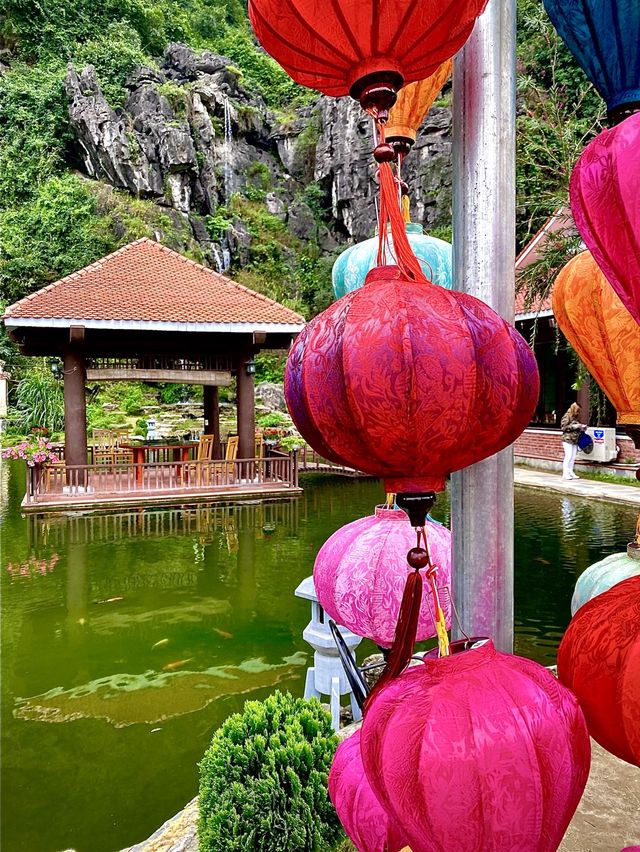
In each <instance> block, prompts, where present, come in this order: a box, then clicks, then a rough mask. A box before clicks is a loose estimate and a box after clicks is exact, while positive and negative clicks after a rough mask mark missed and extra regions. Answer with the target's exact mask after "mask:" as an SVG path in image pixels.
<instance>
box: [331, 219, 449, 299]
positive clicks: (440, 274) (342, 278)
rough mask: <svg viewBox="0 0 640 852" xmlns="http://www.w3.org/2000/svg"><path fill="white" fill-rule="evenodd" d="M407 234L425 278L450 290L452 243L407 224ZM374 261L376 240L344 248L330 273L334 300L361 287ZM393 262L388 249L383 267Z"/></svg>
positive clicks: (375, 259) (391, 252) (415, 225)
mask: <svg viewBox="0 0 640 852" xmlns="http://www.w3.org/2000/svg"><path fill="white" fill-rule="evenodd" d="M406 232H407V237H408V238H409V245H410V246H411V248H412V249H413V251H414V254H415V256H416V257H417V258H418V261H419V262H420V266H421V267H422V271H423V272H424V274H425V276H426V277H427V278H428V279H429V281H431V282H432V283H433V284H438V285H439V286H440V287H446V289H447V290H450V289H451V287H452V286H453V270H452V259H451V243H447V242H445V240H439V239H438V238H437V237H430V236H428V235H427V234H425V233H424V231H423V230H422V228H421V226H420V225H417V224H414V223H413V222H408V223H407V225H406ZM377 258H378V238H377V237H373V238H372V239H370V240H365V241H364V242H362V243H357V244H356V245H354V246H349V248H348V249H345V250H344V251H343V252H342V254H341V255H339V257H338V259H337V260H336V262H335V263H334V264H333V270H332V272H331V279H332V283H333V292H334V293H335V295H336V299H339V298H341V297H342V296H344V295H345V294H346V293H351V292H352V291H353V290H357V289H358V288H359V287H362V285H363V284H364V279H365V278H366V277H367V273H368V272H369V271H370V270H371V269H373V267H374V266H378V262H377ZM393 263H395V257H394V255H393V251H392V249H391V247H390V246H388V247H387V253H386V256H385V258H384V264H383V265H387V264H393Z"/></svg>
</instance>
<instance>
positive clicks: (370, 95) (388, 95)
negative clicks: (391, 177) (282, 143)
mask: <svg viewBox="0 0 640 852" xmlns="http://www.w3.org/2000/svg"><path fill="white" fill-rule="evenodd" d="M486 2H487V0H440V2H438V3H435V2H428V3H416V2H415V0H394V2H393V3H387V4H385V5H384V6H380V4H379V3H374V2H372V0H362V2H359V3H350V4H349V3H338V2H335V0H332V2H331V3H329V4H323V3H317V2H315V0H297V2H296V3H295V4H294V3H292V2H288V0H287V2H285V3H281V2H276V0H249V19H250V20H251V25H252V26H253V29H254V32H255V34H256V36H257V37H258V40H259V41H260V43H261V44H262V46H263V47H264V49H265V50H266V51H267V53H270V54H271V56H273V58H274V59H275V60H276V61H277V62H279V63H280V65H282V67H283V68H284V70H285V71H286V72H287V74H289V76H291V77H292V78H293V79H294V80H295V81H296V82H297V83H300V84H301V85H303V86H308V87H309V88H311V89H319V90H320V91H321V92H324V94H325V95H332V96H334V97H340V96H341V95H348V94H350V95H351V96H352V97H353V98H355V99H356V100H360V103H361V104H362V105H363V107H364V108H365V109H368V108H370V106H372V105H375V106H376V107H377V108H378V109H388V108H389V107H391V106H392V105H393V102H394V100H395V96H396V93H397V92H398V90H399V89H400V87H401V86H402V85H403V83H410V82H412V81H414V80H423V79H424V78H425V77H429V76H430V75H431V74H433V73H435V72H436V70H437V69H438V67H439V66H440V65H441V64H442V63H443V62H445V61H446V60H447V59H449V58H450V57H452V56H453V55H454V54H455V53H456V52H457V51H458V50H459V49H460V48H461V47H462V45H463V44H464V43H465V41H466V40H467V39H468V37H469V36H470V35H471V30H472V29H473V25H474V23H475V21H476V18H477V17H478V16H479V15H480V13H481V12H482V10H483V9H484V7H485V5H486Z"/></svg>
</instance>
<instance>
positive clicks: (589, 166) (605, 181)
mask: <svg viewBox="0 0 640 852" xmlns="http://www.w3.org/2000/svg"><path fill="white" fill-rule="evenodd" d="M639 150H640V113H638V114H636V115H632V116H631V118H628V119H626V121H623V122H622V124H619V125H618V126H617V127H614V128H613V130H603V131H602V133H600V135H599V136H596V138H595V139H593V140H592V141H591V142H590V143H589V144H588V145H587V147H586V148H585V149H584V151H583V152H582V154H581V155H580V159H579V160H578V162H577V163H576V165H575V168H574V169H573V173H572V175H571V184H570V190H569V191H570V196H571V212H572V213H573V218H574V219H575V223H576V226H577V228H578V230H579V231H580V234H581V235H582V239H583V240H584V241H585V243H586V245H587V248H588V249H589V250H590V251H591V253H592V254H593V257H594V259H595V261H596V263H597V264H598V266H599V267H600V269H601V270H602V271H603V272H604V274H605V276H606V277H607V279H608V281H609V283H610V284H611V286H612V287H613V289H614V290H615V291H616V293H617V294H618V296H619V297H620V300H621V301H622V304H623V305H624V306H625V308H626V309H627V310H628V311H629V313H630V314H631V315H632V316H633V317H634V319H635V320H636V322H638V323H640V204H638V193H639V192H640V156H638V151H639Z"/></svg>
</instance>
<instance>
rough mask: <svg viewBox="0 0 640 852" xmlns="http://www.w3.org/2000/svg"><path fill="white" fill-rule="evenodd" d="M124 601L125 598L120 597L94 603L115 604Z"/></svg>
mask: <svg viewBox="0 0 640 852" xmlns="http://www.w3.org/2000/svg"><path fill="white" fill-rule="evenodd" d="M123 600H124V598H123V597H122V596H120V597H117V598H104V600H101V601H94V603H96V604H103V603H115V602H116V601H123Z"/></svg>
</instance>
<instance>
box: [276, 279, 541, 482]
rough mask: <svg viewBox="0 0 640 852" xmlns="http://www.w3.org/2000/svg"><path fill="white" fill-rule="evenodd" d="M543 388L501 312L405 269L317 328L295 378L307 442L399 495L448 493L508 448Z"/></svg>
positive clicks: (291, 383)
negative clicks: (451, 479) (474, 467)
mask: <svg viewBox="0 0 640 852" xmlns="http://www.w3.org/2000/svg"><path fill="white" fill-rule="evenodd" d="M538 387H539V380H538V370H537V367H536V362H535V359H534V357H533V354H532V352H531V350H530V348H529V347H528V345H527V343H526V342H525V340H524V339H523V338H522V337H521V336H520V335H519V334H518V333H517V332H516V331H515V330H514V329H513V328H512V327H511V326H510V325H509V324H508V323H507V322H505V320H503V319H502V317H500V316H498V314H496V313H495V311H493V310H491V308H489V307H488V306H487V305H486V304H485V303H484V302H481V301H480V300H479V299H475V298H474V297H473V296H469V295H467V294H465V293H458V292H454V291H447V290H444V289H443V288H442V287H437V286H435V285H434V284H430V283H428V282H426V283H423V282H419V281H418V282H416V281H411V280H410V279H408V278H405V277H403V276H402V275H401V273H400V270H399V269H398V267H395V266H385V267H377V268H374V269H372V270H371V271H370V272H369V273H368V275H367V278H366V282H365V285H364V287H362V288H360V289H359V290H355V291H354V292H352V293H348V294H347V295H346V296H344V297H343V298H342V299H339V300H338V301H337V302H335V303H334V304H333V305H331V307H329V308H328V309H327V310H326V311H324V313H322V314H319V315H318V316H317V317H315V319H313V320H311V322H310V323H308V325H307V326H306V327H305V329H304V330H303V331H302V333H301V334H300V335H299V336H298V338H297V339H296V341H295V343H294V345H293V347H292V349H291V352H290V354H289V359H288V361H287V367H286V372H285V395H286V399H287V405H288V407H289V411H290V413H291V416H292V418H293V420H294V422H295V424H296V426H297V427H298V430H299V431H300V434H301V435H303V437H304V438H305V439H306V440H307V441H308V443H309V444H311V446H312V447H314V448H315V449H316V450H317V451H318V452H319V453H320V454H321V455H322V456H324V457H325V458H327V459H330V460H331V461H334V462H337V463H339V464H343V465H347V466H349V467H354V468H357V469H359V470H362V471H364V472H366V473H369V474H371V475H372V476H378V477H382V478H383V479H384V480H385V489H386V491H388V492H389V491H392V492H406V491H442V490H443V489H444V487H445V476H446V475H447V474H448V473H450V472H451V471H453V470H459V469H460V468H463V467H466V466H467V465H470V464H472V463H474V462H477V461H480V460H481V459H484V458H487V457H488V456H490V455H493V454H494V453H497V452H498V451H499V450H501V449H503V448H504V447H507V446H508V445H509V444H511V443H512V442H513V441H514V440H515V439H516V438H517V436H518V435H520V433H521V432H522V431H523V429H524V428H525V426H526V425H527V424H528V422H529V420H530V418H531V415H532V414H533V411H534V409H535V406H536V402H537V399H538Z"/></svg>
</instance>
